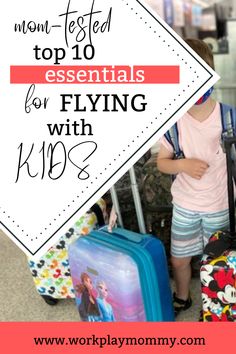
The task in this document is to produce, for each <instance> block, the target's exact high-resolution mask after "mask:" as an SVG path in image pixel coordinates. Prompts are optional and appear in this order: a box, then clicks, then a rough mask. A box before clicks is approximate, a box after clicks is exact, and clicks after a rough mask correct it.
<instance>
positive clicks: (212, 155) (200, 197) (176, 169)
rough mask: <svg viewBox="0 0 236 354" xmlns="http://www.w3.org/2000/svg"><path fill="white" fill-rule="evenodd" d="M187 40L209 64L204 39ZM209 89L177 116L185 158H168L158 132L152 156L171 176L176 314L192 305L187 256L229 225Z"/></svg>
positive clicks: (217, 121) (215, 107)
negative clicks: (157, 149) (156, 150)
mask: <svg viewBox="0 0 236 354" xmlns="http://www.w3.org/2000/svg"><path fill="white" fill-rule="evenodd" d="M186 42H187V44H188V45H189V46H190V47H191V48H192V49H193V50H194V51H195V52H196V53H197V54H198V55H199V56H200V57H201V58H202V59H204V60H205V61H206V62H207V64H208V65H210V66H211V67H212V68H213V69H214V63H213V55H212V53H211V51H210V49H209V48H208V46H207V45H206V44H205V43H204V42H202V41H200V40H197V39H187V40H186ZM211 92H212V90H209V91H208V92H207V93H206V94H205V95H204V96H203V97H202V98H201V99H200V100H199V101H198V102H197V103H196V104H195V105H194V106H193V107H191V108H190V110H189V111H188V112H187V113H186V114H185V115H184V116H183V117H182V118H181V119H180V120H179V121H178V124H177V125H178V131H179V145H180V148H181V149H182V151H183V153H184V157H185V158H183V159H179V160H173V148H172V146H171V145H170V144H169V143H168V141H167V140H166V138H165V137H163V138H162V139H161V147H160V152H159V154H158V160H157V165H158V169H159V170H160V171H161V172H163V173H167V174H173V175H176V178H175V180H174V182H173V184H172V187H171V193H172V197H173V218H172V231H171V261H172V266H173V273H174V279H175V284H176V292H175V293H174V295H173V301H174V308H175V314H176V315H177V314H178V313H179V312H181V311H182V310H187V309H188V308H189V307H190V306H191V305H192V300H191V297H190V294H189V286H190V280H191V266H190V262H191V258H192V256H195V255H199V254H202V253H203V248H204V246H205V244H206V243H207V242H208V239H209V237H210V236H211V234H213V233H214V232H215V231H217V230H224V229H227V228H228V224H229V220H228V197H227V171H226V157H225V154H224V152H223V150H222V148H221V145H220V142H221V134H222V124H221V113H220V105H219V103H218V102H216V101H214V99H213V98H212V97H211Z"/></svg>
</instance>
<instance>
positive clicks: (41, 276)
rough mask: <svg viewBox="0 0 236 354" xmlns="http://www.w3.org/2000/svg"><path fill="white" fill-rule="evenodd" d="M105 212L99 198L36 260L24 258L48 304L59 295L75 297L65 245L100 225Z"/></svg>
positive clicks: (52, 303) (61, 297) (54, 301)
mask: <svg viewBox="0 0 236 354" xmlns="http://www.w3.org/2000/svg"><path fill="white" fill-rule="evenodd" d="M105 214H106V203H105V201H104V200H103V199H100V200H99V201H98V202H97V203H96V204H95V205H94V206H93V207H92V208H91V209H90V211H89V212H87V213H86V214H85V215H83V216H82V217H81V218H80V219H79V220H78V221H77V222H76V223H75V224H74V225H73V226H72V227H71V228H70V229H69V230H68V232H67V233H66V234H65V235H63V236H62V237H61V238H60V239H59V240H58V242H57V243H56V244H55V245H54V246H53V247H51V248H50V249H49V251H48V252H47V253H46V254H45V255H44V256H43V257H42V258H41V259H40V260H39V261H37V262H36V261H34V260H32V259H28V264H29V268H30V271H31V274H32V276H33V280H34V284H35V286H36V290H37V292H38V293H39V294H40V295H41V296H42V298H43V299H44V300H45V301H46V302H47V303H48V304H49V305H55V304H56V303H57V301H58V300H59V299H66V298H74V297H75V295H74V288H73V284H72V279H71V275H70V266H69V261H68V252H67V250H68V245H69V244H70V243H71V242H73V241H75V240H76V239H78V237H79V236H80V235H85V234H88V233H89V232H90V231H91V230H92V229H93V228H95V227H97V226H102V225H104V218H105V217H106V215H105Z"/></svg>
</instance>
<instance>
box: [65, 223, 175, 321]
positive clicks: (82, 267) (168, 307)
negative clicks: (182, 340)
mask: <svg viewBox="0 0 236 354" xmlns="http://www.w3.org/2000/svg"><path fill="white" fill-rule="evenodd" d="M69 262H70V267H71V275H72V280H73V284H74V288H75V295H76V302H77V307H78V311H79V314H80V318H81V320H82V321H89V322H97V321H98V322H113V321H126V322H133V321H136V322H137V321H138V322H140V321H174V313H173V307H172V295H171V289H170V284H169V276H168V270H167V262H166V256H165V251H164V247H163V245H162V243H161V242H160V241H159V240H158V239H157V238H154V237H152V236H150V235H141V234H138V233H134V232H132V231H127V230H125V229H120V228H116V229H114V230H113V232H112V233H109V232H108V231H107V228H103V229H101V230H99V231H96V230H95V231H92V232H91V233H90V234H89V235H88V236H86V237H83V238H80V239H78V240H76V241H75V242H73V243H72V244H70V246H69Z"/></svg>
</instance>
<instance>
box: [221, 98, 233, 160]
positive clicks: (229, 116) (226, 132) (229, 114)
mask: <svg viewBox="0 0 236 354" xmlns="http://www.w3.org/2000/svg"><path fill="white" fill-rule="evenodd" d="M220 113H221V124H222V135H221V145H222V148H223V150H224V152H226V151H225V145H224V139H225V138H227V137H228V138H230V137H235V136H236V108H235V107H232V106H228V105H226V104H223V103H220ZM231 157H232V160H233V161H236V149H235V146H234V145H232V147H231Z"/></svg>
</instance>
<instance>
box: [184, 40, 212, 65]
mask: <svg viewBox="0 0 236 354" xmlns="http://www.w3.org/2000/svg"><path fill="white" fill-rule="evenodd" d="M185 42H186V43H187V44H188V45H189V46H190V47H191V48H192V49H193V50H194V51H195V52H196V53H197V54H198V55H199V56H200V57H201V58H202V59H203V60H205V62H206V63H207V64H208V65H209V66H210V67H211V68H212V69H214V68H215V66H214V58H213V53H212V51H211V49H210V47H209V46H208V45H207V44H206V43H205V42H204V41H201V40H200V39H195V38H187V39H185Z"/></svg>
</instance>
